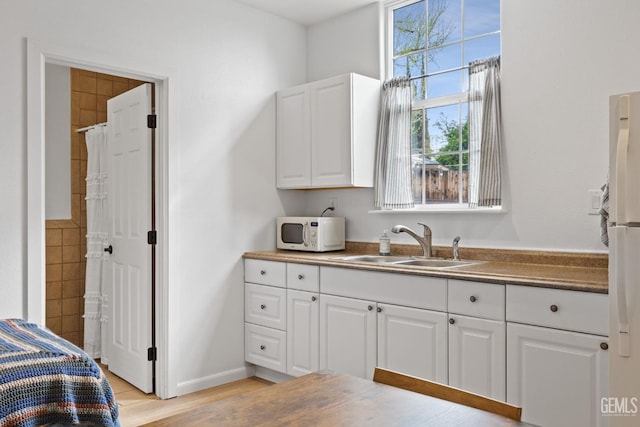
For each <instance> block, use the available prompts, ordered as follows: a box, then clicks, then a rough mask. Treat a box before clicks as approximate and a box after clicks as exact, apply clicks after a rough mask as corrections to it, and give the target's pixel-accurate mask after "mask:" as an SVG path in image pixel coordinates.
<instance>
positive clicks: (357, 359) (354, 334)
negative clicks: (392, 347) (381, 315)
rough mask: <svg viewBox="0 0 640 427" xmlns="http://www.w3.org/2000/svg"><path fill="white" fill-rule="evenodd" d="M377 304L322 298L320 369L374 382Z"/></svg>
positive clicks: (322, 296)
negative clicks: (372, 379)
mask: <svg viewBox="0 0 640 427" xmlns="http://www.w3.org/2000/svg"><path fill="white" fill-rule="evenodd" d="M375 308H376V304H375V303H374V302H370V301H364V300H358V299H351V298H342V297H336V296H332V295H320V369H321V370H322V369H329V370H331V371H334V372H337V373H341V374H351V375H355V376H357V377H361V378H369V379H371V378H373V371H374V369H375V367H376V310H375Z"/></svg>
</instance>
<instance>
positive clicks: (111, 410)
mask: <svg viewBox="0 0 640 427" xmlns="http://www.w3.org/2000/svg"><path fill="white" fill-rule="evenodd" d="M53 423H56V424H65V425H66V424H83V425H87V424H88V425H95V426H109V427H111V426H114V427H118V426H119V425H120V424H119V422H118V406H117V404H116V401H115V398H114V396H113V391H112V390H111V387H110V386H109V382H108V381H107V378H106V377H105V376H104V375H103V373H102V370H101V369H100V367H99V366H98V365H97V364H96V363H95V361H94V360H93V359H91V357H89V355H88V354H86V353H85V352H84V351H82V350H81V349H79V348H78V347H76V346H74V345H73V344H71V343H70V342H68V341H66V340H64V339H63V338H61V337H59V336H57V335H55V334H54V333H53V332H51V331H49V330H48V329H46V328H41V327H39V326H38V325H35V324H33V323H28V322H26V321H24V320H20V319H9V320H0V427H5V426H7V427H8V426H20V427H32V426H41V425H47V424H53Z"/></svg>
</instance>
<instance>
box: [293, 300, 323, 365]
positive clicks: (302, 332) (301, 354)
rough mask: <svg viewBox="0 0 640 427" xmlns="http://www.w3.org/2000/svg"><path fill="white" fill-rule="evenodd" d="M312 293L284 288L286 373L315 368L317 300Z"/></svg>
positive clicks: (317, 320)
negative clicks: (285, 300) (285, 297)
mask: <svg viewBox="0 0 640 427" xmlns="http://www.w3.org/2000/svg"><path fill="white" fill-rule="evenodd" d="M318 296H319V295H318V294H315V293H312V292H303V291H294V290H290V289H289V290H287V374H289V375H293V376H294V377H299V376H301V375H305V374H308V373H310V372H316V371H318V367H319V362H318V360H319V357H320V352H319V343H320V340H319V333H320V329H319V322H320V301H319V300H318V299H319V298H318Z"/></svg>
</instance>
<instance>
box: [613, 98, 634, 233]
mask: <svg viewBox="0 0 640 427" xmlns="http://www.w3.org/2000/svg"><path fill="white" fill-rule="evenodd" d="M618 102H619V108H618V111H619V114H618V144H617V147H616V165H615V166H616V177H615V178H616V189H615V191H616V193H615V200H616V218H614V221H615V222H616V223H617V224H626V223H627V221H628V220H627V156H628V153H629V121H630V117H629V108H630V106H629V103H630V100H629V95H622V96H621V97H620V99H619V101H618Z"/></svg>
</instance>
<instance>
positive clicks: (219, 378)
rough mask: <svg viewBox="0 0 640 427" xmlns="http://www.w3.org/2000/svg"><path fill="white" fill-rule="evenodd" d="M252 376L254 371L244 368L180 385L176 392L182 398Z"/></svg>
mask: <svg viewBox="0 0 640 427" xmlns="http://www.w3.org/2000/svg"><path fill="white" fill-rule="evenodd" d="M251 376H253V369H251V368H249V367H242V368H238V369H232V370H229V371H224V372H219V373H217V374H213V375H209V376H206V377H202V378H198V379H195V380H190V381H185V382H181V383H178V386H177V388H176V391H177V395H178V396H182V395H183V394H189V393H193V392H196V391H200V390H205V389H207V388H211V387H216V386H219V385H222V384H226V383H230V382H232V381H238V380H242V379H244V378H248V377H251Z"/></svg>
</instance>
